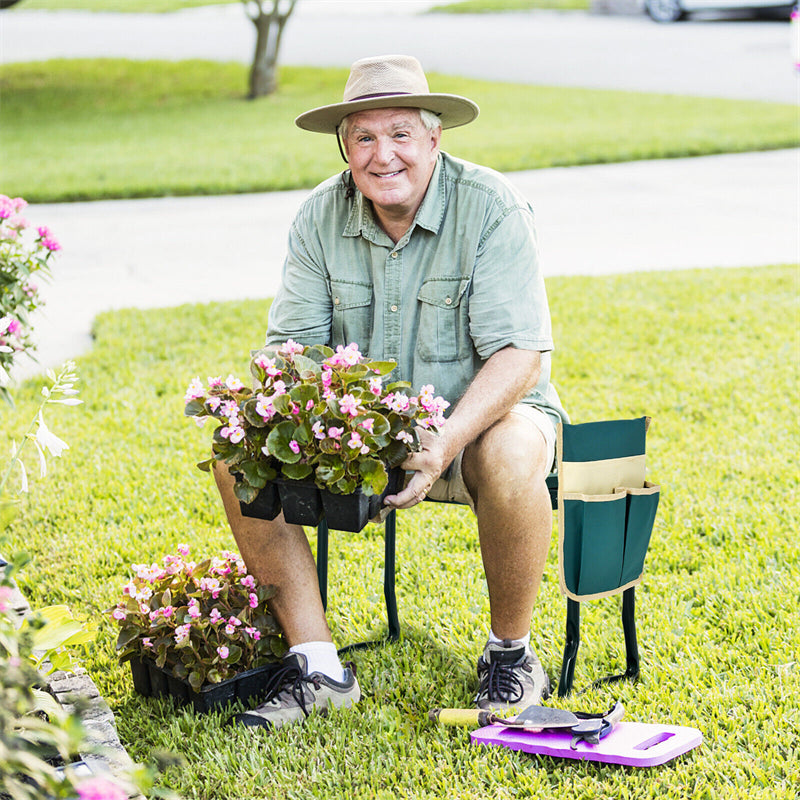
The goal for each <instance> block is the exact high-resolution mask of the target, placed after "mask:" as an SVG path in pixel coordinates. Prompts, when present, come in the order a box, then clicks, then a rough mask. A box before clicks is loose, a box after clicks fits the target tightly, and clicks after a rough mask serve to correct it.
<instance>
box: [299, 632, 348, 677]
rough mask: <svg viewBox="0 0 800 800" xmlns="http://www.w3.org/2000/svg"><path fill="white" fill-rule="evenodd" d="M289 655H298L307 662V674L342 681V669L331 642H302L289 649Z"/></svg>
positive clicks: (334, 646)
mask: <svg viewBox="0 0 800 800" xmlns="http://www.w3.org/2000/svg"><path fill="white" fill-rule="evenodd" d="M289 652H290V653H300V654H302V655H304V656H305V657H306V661H307V662H308V667H307V669H308V674H309V675H310V674H311V673H312V672H321V673H322V674H323V675H327V676H328V677H329V678H332V679H333V680H335V681H338V682H339V683H341V682H342V681H343V680H344V667H343V666H342V662H341V661H340V660H339V654H338V653H337V652H336V645H335V644H334V643H333V642H304V643H303V644H296V645H294V646H293V647H290V648H289Z"/></svg>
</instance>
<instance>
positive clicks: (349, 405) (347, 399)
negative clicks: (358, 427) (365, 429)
mask: <svg viewBox="0 0 800 800" xmlns="http://www.w3.org/2000/svg"><path fill="white" fill-rule="evenodd" d="M360 407H361V402H360V401H359V400H358V399H357V398H356V397H355V396H353V395H352V394H346V395H343V396H342V398H341V399H340V400H339V410H340V411H341V412H342V413H343V414H349V415H350V416H351V417H357V416H358V412H359V409H360Z"/></svg>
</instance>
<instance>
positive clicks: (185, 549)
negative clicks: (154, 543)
mask: <svg viewBox="0 0 800 800" xmlns="http://www.w3.org/2000/svg"><path fill="white" fill-rule="evenodd" d="M189 551H190V547H189V545H188V544H183V543H181V544H179V545H178V552H179V553H180V554H181V555H182V556H183V557H184V558H186V557H187V556H188V555H189Z"/></svg>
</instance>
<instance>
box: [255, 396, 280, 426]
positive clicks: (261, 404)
mask: <svg viewBox="0 0 800 800" xmlns="http://www.w3.org/2000/svg"><path fill="white" fill-rule="evenodd" d="M256 401H257V402H256V414H258V415H259V416H260V417H261V418H262V419H263V420H264V421H265V422H266V421H268V420H271V419H272V418H273V417H274V416H275V406H273V405H272V398H271V397H264V395H263V394H258V395H256Z"/></svg>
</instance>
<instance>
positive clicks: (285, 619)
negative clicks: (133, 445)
mask: <svg viewBox="0 0 800 800" xmlns="http://www.w3.org/2000/svg"><path fill="white" fill-rule="evenodd" d="M214 478H215V480H216V482H217V486H218V488H219V492H220V495H221V496H222V502H223V504H224V506H225V513H226V514H227V516H228V522H229V524H230V526H231V530H232V531H233V535H234V537H235V539H236V544H237V545H238V547H239V552H240V553H241V554H242V558H243V559H244V562H245V564H247V568H248V570H249V571H250V573H251V574H252V575H253V576H254V577H255V578H256V580H258V582H259V583H263V584H272V585H274V586H275V587H276V589H277V591H276V594H275V596H274V597H273V598H272V599H271V600H270V601H269V605H270V609H271V611H272V613H273V614H274V615H275V619H276V620H277V621H278V623H279V625H280V626H281V628H282V630H283V634H284V636H285V638H286V640H287V642H288V643H289V646H290V648H291V649H290V651H289V653H288V654H287V655H286V656H285V657H284V659H283V663H282V669H281V670H280V671H279V672H277V673H276V674H275V677H274V680H273V682H272V683H271V684H270V686H269V687H267V688H268V692H267V696H266V699H265V701H264V702H263V703H262V704H261V705H260V706H258V707H257V708H254V709H252V710H249V711H245V712H242V713H241V714H237V715H236V716H235V717H234V719H235V720H236V722H238V723H239V724H241V725H245V726H248V727H264V728H279V727H281V726H282V725H286V724H288V723H292V722H301V721H302V720H303V719H305V717H306V716H308V714H309V713H311V711H312V710H313V709H317V710H319V711H324V710H326V709H327V708H329V707H331V706H335V707H348V706H351V705H353V704H354V703H357V702H358V700H359V699H360V698H361V690H360V689H359V686H358V681H357V680H356V677H355V674H354V673H353V671H352V670H351V669H350V668H349V667H347V668H343V667H342V664H341V662H340V661H339V657H338V655H337V653H336V648H335V647H334V645H333V643H332V640H331V632H330V628H328V623H327V621H326V619H325V611H324V609H323V607H322V598H321V597H320V593H319V582H318V581H317V570H316V565H315V563H314V557H313V556H312V554H311V548H310V547H309V546H308V539H306V535H305V533H304V532H303V529H302V527H301V526H299V525H289V524H287V523H286V522H285V521H284V519H283V515H282V514H280V515H278V517H277V518H276V519H275V520H272V521H271V522H269V521H266V520H260V519H253V518H250V517H243V516H242V514H241V510H240V508H239V501H238V500H237V498H236V496H235V495H234V493H233V485H234V480H233V477H232V476H231V474H230V473H229V472H228V470H227V468H226V467H225V466H224V465H222V464H217V465H216V468H215V469H214Z"/></svg>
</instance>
